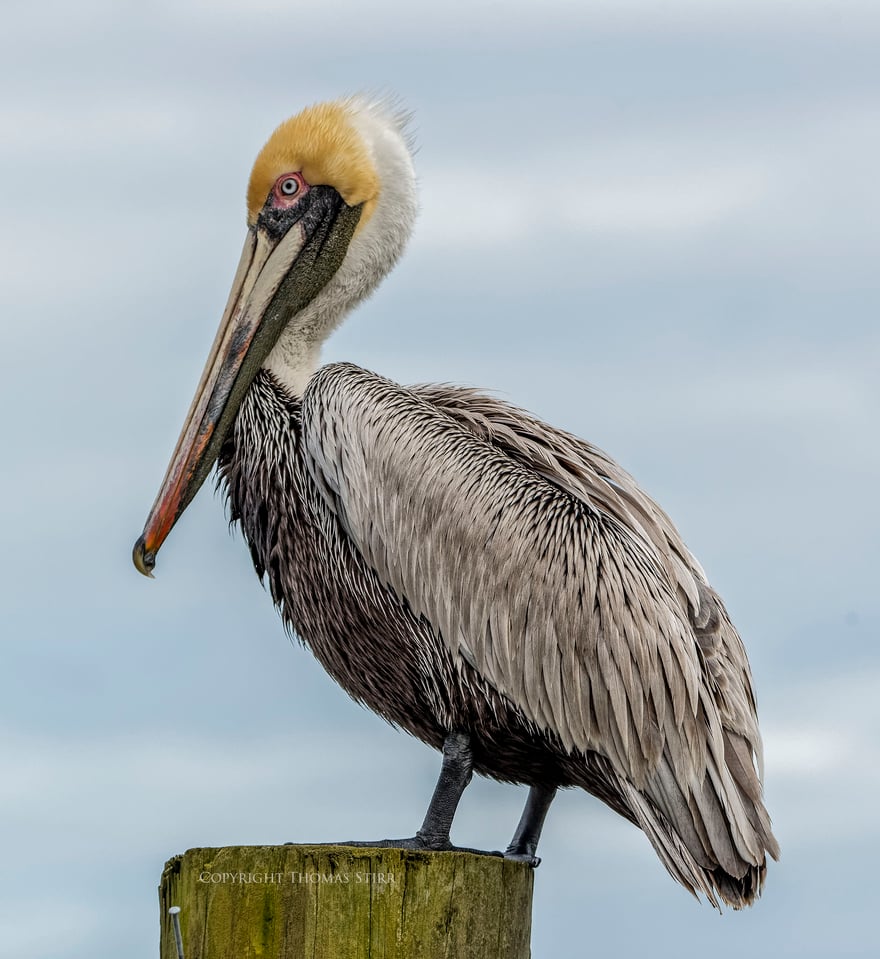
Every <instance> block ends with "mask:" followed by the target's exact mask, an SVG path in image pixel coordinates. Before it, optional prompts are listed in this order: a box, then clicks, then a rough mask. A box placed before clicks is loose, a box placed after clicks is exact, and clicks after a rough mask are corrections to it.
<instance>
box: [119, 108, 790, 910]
mask: <svg viewBox="0 0 880 959" xmlns="http://www.w3.org/2000/svg"><path fill="white" fill-rule="evenodd" d="M404 123H405V121H404V119H402V118H401V117H400V116H398V115H395V114H394V112H393V111H392V110H390V109H389V108H387V107H386V106H384V105H382V104H377V103H373V102H370V101H367V100H364V99H361V98H352V99H348V100H343V101H339V102H335V103H330V104H323V105H319V106H315V107H311V108H309V109H307V110H305V111H303V112H302V113H300V114H298V115H297V116H295V117H293V118H292V119H290V120H288V121H286V122H285V123H284V124H282V125H281V126H280V127H279V128H278V129H277V130H276V131H275V132H274V133H273V134H272V136H271V137H270V139H269V141H268V142H267V144H266V145H265V146H264V147H263V150H262V151H261V152H260V154H259V156H258V157H257V160H256V163H255V164H254V168H253V171H252V174H251V179H250V183H249V187H248V233H247V238H246V241H245V247H244V251H243V253H242V258H241V263H240V264H239V268H238V270H237V273H236V277H235V280H234V281H233V287H232V292H231V294H230V298H229V302H228V304H227V307H226V310H225V312H224V316H223V319H222V321H221V325H220V329H219V331H218V334H217V337H216V339H215V342H214V346H213V348H212V350H211V353H210V355H209V358H208V362H207V365H206V367H205V372H204V374H203V376H202V379H201V382H200V384H199V387H198V389H197V391H196V395H195V398H194V400H193V403H192V406H191V408H190V411H189V414H188V415H187V418H186V421H185V423H184V426H183V430H182V432H181V436H180V439H179V441H178V444H177V447H176V449H175V451H174V453H173V456H172V459H171V463H170V465H169V467H168V471H167V473H166V476H165V479H164V481H163V484H162V486H161V488H160V491H159V494H158V496H157V499H156V502H155V504H154V506H153V508H152V510H151V512H150V515H149V517H148V519H147V522H146V525H145V528H144V532H143V535H142V536H141V537H140V539H139V540H138V541H137V543H136V544H135V548H134V562H135V565H136V566H137V568H138V569H139V570H140V571H141V572H142V573H144V574H146V575H152V570H153V568H154V565H155V560H156V553H157V551H158V549H159V547H160V546H161V545H162V543H163V542H164V540H165V538H166V537H167V536H168V533H169V532H170V530H171V528H172V527H173V525H174V523H175V522H176V521H177V519H178V518H179V517H180V515H181V514H182V513H183V511H184V510H185V508H186V506H187V505H188V503H189V502H190V501H191V499H192V497H193V496H194V495H195V493H196V492H197V490H198V489H199V487H200V486H201V484H202V483H203V481H204V480H205V478H206V477H207V475H208V474H209V472H210V471H211V469H212V468H213V467H214V466H215V465H216V466H217V467H218V471H219V476H220V480H221V482H222V484H223V485H224V487H225V489H226V492H227V495H228V500H229V508H230V511H231V515H232V518H233V520H234V521H236V522H237V523H239V524H240V527H241V529H242V532H243V534H244V537H245V539H246V540H247V543H248V545H249V547H250V551H251V556H252V558H253V562H254V566H255V568H256V571H257V573H258V575H259V576H260V577H261V578H265V580H267V581H268V585H269V588H270V590H271V594H272V598H273V600H274V602H275V604H276V606H277V607H278V608H279V610H280V611H281V614H282V616H283V618H284V620H285V621H286V623H287V624H288V625H289V626H290V628H291V629H292V630H293V631H294V632H295V633H296V634H297V636H299V637H300V639H301V640H302V641H303V642H304V643H305V644H306V645H307V646H308V647H309V648H310V649H311V650H312V652H313V653H314V655H315V656H316V657H317V658H318V660H319V661H320V662H321V664H322V665H323V666H324V668H325V669H326V670H327V671H328V672H329V673H330V675H331V676H333V678H334V679H335V680H336V681H337V682H338V683H339V685H340V686H342V688H343V689H345V690H346V692H348V693H349V695H351V696H352V697H354V698H355V699H356V700H358V701H359V702H361V703H363V704H365V705H366V706H368V707H369V708H370V709H372V710H374V711H375V712H377V713H378V714H379V715H381V716H383V717H384V718H385V719H387V720H388V721H389V722H391V723H392V724H394V725H395V726H397V727H399V728H401V729H404V730H406V731H407V732H409V733H411V734H412V735H414V736H417V737H418V738H419V739H420V740H422V741H423V742H425V743H428V744H429V745H431V746H433V747H435V748H437V749H440V750H442V752H443V764H442V769H441V774H440V779H439V781H438V784H437V787H436V789H435V792H434V795H433V797H432V799H431V802H430V804H429V807H428V811H427V814H426V816H425V819H424V822H423V824H422V827H421V829H419V830H418V832H417V833H416V835H415V836H414V837H412V838H408V839H400V840H394V839H390V840H381V841H379V842H377V843H366V845H394V846H402V847H410V848H421V849H454V848H456V847H454V846H452V844H451V840H450V829H451V825H452V820H453V817H454V814H455V810H456V807H457V805H458V802H459V799H460V798H461V795H462V793H463V791H464V789H465V787H466V786H467V784H468V782H469V781H470V778H471V776H472V774H473V772H477V773H480V774H482V775H484V776H489V777H492V778H494V779H497V780H500V781H503V782H510V783H521V784H526V785H528V786H529V787H530V790H529V797H528V801H527V803H526V807H525V809H524V811H523V815H522V818H521V820H520V822H519V825H518V826H517V828H516V831H515V833H514V836H513V839H512V841H511V843H510V845H509V846H508V848H507V851H506V853H505V855H507V856H509V857H511V858H514V859H519V860H522V861H525V862H528V863H530V864H532V865H537V863H538V862H539V860H538V859H537V856H536V855H535V853H536V849H537V845H538V840H539V837H540V834H541V830H542V827H543V823H544V819H545V816H546V814H547V811H548V809H549V806H550V803H551V801H552V798H553V796H554V794H555V792H556V790H557V789H558V788H560V787H567V786H579V787H581V788H583V789H585V790H587V791H588V792H590V793H592V794H593V795H594V796H597V797H598V798H599V799H601V800H602V801H603V802H605V803H606V804H607V805H609V806H610V807H611V808H612V809H614V810H615V811H616V812H618V813H619V814H620V815H622V816H624V817H625V818H627V819H628V820H630V821H631V822H633V823H634V824H635V825H637V826H639V827H640V828H641V829H643V830H644V832H645V833H646V834H647V836H648V838H649V840H650V841H651V843H652V844H653V846H654V848H655V850H656V851H657V853H658V855H659V857H660V859H661V861H662V862H663V864H664V866H665V867H666V868H667V870H668V871H669V872H670V873H671V875H672V876H673V877H674V878H675V879H677V880H678V881H679V882H680V883H681V884H682V885H684V886H685V887H686V888H687V889H688V890H690V891H691V892H692V893H694V894H695V895H696V894H697V893H702V894H704V895H705V896H706V897H707V898H708V899H709V901H710V902H711V903H713V904H714V905H718V901H719V899H720V900H721V901H723V902H725V903H728V904H729V905H732V906H733V907H735V908H739V907H741V906H743V905H747V904H749V903H751V902H752V901H753V900H754V899H755V898H756V897H757V896H758V895H759V893H760V891H761V887H762V883H763V880H764V876H765V871H766V858H767V855H768V854H769V855H770V856H772V857H777V856H778V846H777V844H776V840H775V838H774V837H773V833H772V831H771V827H770V820H769V817H768V815H767V812H766V809H765V808H764V805H763V800H762V785H761V738H760V733H759V731H758V723H757V715H756V708H755V698H754V695H753V691H752V683H751V676H750V671H749V665H748V660H747V658H746V653H745V649H744V647H743V644H742V642H741V640H740V638H739V636H738V634H737V632H736V630H735V629H734V627H733V625H732V623H731V621H730V619H729V617H728V615H727V612H726V610H725V607H724V604H723V603H722V601H721V599H720V598H719V596H718V594H717V593H716V592H715V591H714V590H713V589H712V587H711V586H710V585H709V583H708V580H707V579H706V576H705V573H704V572H703V570H702V569H701V568H700V566H699V564H698V563H697V561H696V560H695V559H694V557H693V556H692V555H691V553H690V552H689V551H688V549H687V547H686V546H685V545H684V543H683V542H682V540H681V538H680V536H679V534H678V533H677V531H676V530H675V527H674V526H673V524H672V522H671V521H670V519H669V518H668V517H667V516H666V514H665V513H664V512H663V511H662V510H661V509H660V507H659V506H657V505H656V504H655V503H654V502H653V501H652V500H651V499H650V498H649V497H648V496H647V495H646V494H645V493H644V492H643V491H642V490H641V489H640V488H639V487H638V485H637V484H636V483H635V481H634V480H633V478H632V477H631V476H629V474H628V473H626V472H625V471H624V470H623V469H622V468H621V467H620V466H618V465H617V464H616V463H615V462H614V461H613V460H612V459H610V458H609V457H608V456H607V455H605V454H604V453H602V452H601V451H600V450H598V449H596V448H595V447H594V446H592V445H590V444H589V443H586V442H585V441H583V440H581V439H578V438H577V437H575V436H572V435H570V434H567V433H565V432H563V431H561V430H557V429H555V428H553V427H551V426H549V425H548V424H546V423H542V422H541V421H539V420H537V419H535V418H533V417H531V416H529V415H528V414H526V413H525V412H523V411H521V410H519V409H516V408H515V407H513V406H510V405H508V404H507V403H504V402H502V401H500V400H498V399H495V398H492V397H489V396H487V395H485V394H482V393H480V392H478V391H475V390H469V389H463V388H456V387H452V386H416V387H403V386H399V385H397V384H395V383H392V382H390V381H389V380H387V379H384V378H383V377H381V376H378V375H376V374H374V373H372V372H369V371H367V370H364V369H361V368H359V367H357V366H353V365H350V364H334V365H331V366H324V367H320V368H319V355H320V348H321V344H322V343H323V341H324V340H325V339H326V337H327V336H328V335H329V333H330V332H332V330H333V329H334V328H335V327H336V326H337V325H338V324H339V322H341V320H342V319H343V318H344V316H345V315H346V314H347V313H348V312H349V311H350V310H351V309H352V308H353V307H354V306H355V305H356V304H357V303H358V302H359V301H360V300H361V299H363V298H364V297H365V296H367V295H368V294H370V293H371V292H372V290H373V289H374V288H375V286H376V284H377V283H378V282H379V280H380V279H381V278H382V277H383V276H384V275H385V274H387V273H388V271H389V270H390V269H391V267H392V266H393V265H394V263H395V262H396V261H397V259H398V257H399V256H400V254H401V252H402V250H403V248H404V246H405V243H406V241H407V239H408V237H409V235H410V232H411V230H412V225H413V221H414V218H415V214H416V206H417V202H416V190H415V177H414V173H413V167H412V160H411V151H410V148H409V144H408V142H407V138H406V134H405V129H404Z"/></svg>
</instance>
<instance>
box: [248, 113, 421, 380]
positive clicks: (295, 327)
mask: <svg viewBox="0 0 880 959" xmlns="http://www.w3.org/2000/svg"><path fill="white" fill-rule="evenodd" d="M345 106H346V108H347V110H348V111H349V114H350V117H351V122H352V126H354V128H355V129H356V130H357V131H358V133H359V134H360V135H361V136H362V137H363V139H364V142H365V143H366V145H367V148H368V150H369V153H370V155H371V157H372V159H373V163H374V164H375V167H376V172H377V173H378V175H379V181H380V193H379V196H378V199H377V201H376V204H375V207H374V210H373V214H372V216H371V217H370V219H369V220H368V221H367V222H366V223H364V224H362V225H360V226H359V227H358V229H357V231H356V233H355V235H354V237H353V238H352V241H351V244H350V245H349V248H348V252H347V253H346V255H345V259H344V260H343V261H342V265H341V266H340V268H339V270H338V271H337V272H336V274H335V275H334V276H333V278H332V279H331V280H330V282H329V283H328V284H327V286H325V287H324V289H323V290H322V291H321V292H320V293H319V294H318V296H316V297H315V299H314V300H313V301H312V302H311V303H310V304H309V305H308V306H307V307H306V308H305V309H304V310H302V311H301V312H300V313H298V314H297V315H296V316H294V317H293V318H292V319H291V320H290V322H289V323H288V324H287V326H286V327H285V329H284V331H283V332H282V334H281V336H280V337H279V339H278V342H277V343H276V344H275V346H274V347H273V349H272V351H271V353H269V356H268V357H267V358H266V360H265V362H264V363H263V366H264V368H265V369H268V370H269V371H270V372H271V373H272V374H273V375H274V376H275V377H276V379H277V380H278V381H279V382H280V383H281V384H282V385H283V386H284V387H285V389H287V390H288V391H289V392H290V393H291V394H292V395H294V396H302V394H303V391H304V390H305V388H306V384H307V383H308V381H309V379H310V378H311V377H312V375H313V374H314V372H315V370H317V368H318V365H319V363H320V355H321V346H322V345H323V343H324V341H325V340H326V339H327V337H328V336H329V335H330V334H331V333H332V332H333V330H335V329H336V327H337V326H339V324H340V323H341V322H342V320H343V319H344V318H345V316H346V315H347V314H348V313H349V312H350V311H351V310H352V309H353V308H354V307H355V306H356V305H357V304H358V303H359V302H360V301H361V300H363V299H365V298H366V297H367V296H369V295H370V294H371V293H372V292H373V290H374V289H375V288H376V286H377V285H378V283H379V281H380V280H381V279H382V278H383V277H384V276H385V275H386V274H387V273H388V272H389V271H390V270H391V268H392V267H393V266H394V264H395V263H396V262H397V260H398V259H399V257H400V255H401V253H402V252H403V249H404V247H405V246H406V242H407V240H408V239H409V237H410V234H411V233H412V229H413V225H414V223H415V218H416V213H417V212H418V200H417V196H416V178H415V171H414V169H413V164H412V156H411V154H410V150H409V148H408V145H407V142H406V130H405V127H406V117H405V116H402V115H400V114H396V113H395V112H393V110H391V109H390V108H389V107H388V106H387V105H385V104H383V103H375V102H371V101H368V100H365V99H363V98H361V97H353V98H352V99H350V100H347V101H346V102H345Z"/></svg>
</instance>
